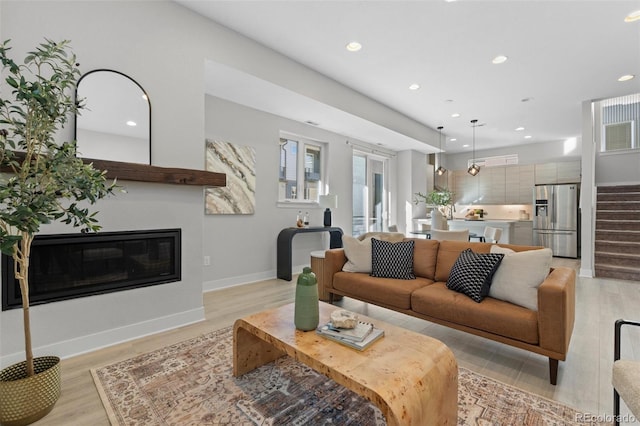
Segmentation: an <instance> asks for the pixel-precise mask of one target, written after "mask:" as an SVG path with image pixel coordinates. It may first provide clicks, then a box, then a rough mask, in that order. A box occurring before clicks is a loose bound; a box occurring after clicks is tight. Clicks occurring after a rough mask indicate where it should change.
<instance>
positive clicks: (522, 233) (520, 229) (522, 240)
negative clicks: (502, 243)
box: [511, 221, 533, 246]
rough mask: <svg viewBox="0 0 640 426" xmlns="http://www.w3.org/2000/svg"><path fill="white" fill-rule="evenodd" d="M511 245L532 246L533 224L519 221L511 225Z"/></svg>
mask: <svg viewBox="0 0 640 426" xmlns="http://www.w3.org/2000/svg"><path fill="white" fill-rule="evenodd" d="M511 243H512V244H518V245H525V246H531V245H533V222H531V221H520V222H515V223H514V224H513V238H511Z"/></svg>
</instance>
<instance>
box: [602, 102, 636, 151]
mask: <svg viewBox="0 0 640 426" xmlns="http://www.w3.org/2000/svg"><path fill="white" fill-rule="evenodd" d="M600 120H601V123H600V124H601V126H602V127H601V129H602V134H601V136H600V139H601V144H600V151H602V152H612V151H622V150H629V149H639V148H640V143H639V142H638V140H637V135H638V131H639V130H640V94H636V95H628V96H621V97H617V98H611V99H605V100H603V101H600Z"/></svg>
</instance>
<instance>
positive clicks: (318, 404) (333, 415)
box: [91, 327, 595, 426]
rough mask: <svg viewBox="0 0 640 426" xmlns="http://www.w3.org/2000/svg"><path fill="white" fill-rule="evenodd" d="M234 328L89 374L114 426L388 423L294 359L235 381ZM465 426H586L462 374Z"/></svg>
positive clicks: (543, 402) (554, 406)
mask: <svg viewBox="0 0 640 426" xmlns="http://www.w3.org/2000/svg"><path fill="white" fill-rule="evenodd" d="M232 348H233V347H232V329H231V328H230V327H228V328H225V329H222V330H218V331H215V332H212V333H209V334H206V335H202V336H199V337H196V338H194V339H191V340H187V341H185V342H181V343H177V344H175V345H172V346H168V347H165V348H162V349H159V350H156V351H153V352H150V353H147V354H143V355H139V356H136V357H134V358H131V359H128V360H125V361H122V362H118V363H115V364H111V365H108V366H106V367H102V368H98V369H94V370H91V373H92V375H93V378H94V381H95V384H96V387H97V388H98V392H99V394H100V398H101V399H102V402H103V404H104V407H105V409H106V411H107V414H108V416H109V420H110V422H111V424H113V425H131V426H135V425H145V426H149V425H176V426H177V425H180V426H182V425H193V426H195V425H247V426H249V425H330V424H331V425H375V426H377V425H384V424H386V423H385V420H384V416H383V415H382V413H381V412H380V410H379V409H378V408H377V407H375V406H374V405H373V404H371V403H369V402H368V401H367V400H366V399H364V398H362V397H360V396H359V395H357V394H355V393H353V392H352V391H350V390H348V389H346V388H344V387H342V386H340V385H338V384H337V383H335V382H334V381H333V380H330V379H328V378H326V377H325V376H323V375H321V374H319V373H316V372H315V371H314V370H312V369H310V368H308V367H306V366H305V365H303V364H300V363H299V362H297V361H295V360H293V359H292V358H289V357H283V358H280V359H278V360H276V361H275V362H272V363H269V364H267V365H265V366H263V367H260V368H258V369H256V370H254V371H252V372H250V373H247V374H245V375H243V376H242V377H239V378H235V377H233V375H232V353H233V349H232ZM458 389H459V390H458V393H459V395H458V424H459V425H516V424H517V425H536V426H537V425H549V426H554V425H573V424H575V425H578V424H580V425H585V424H595V423H588V422H586V423H585V422H584V421H578V420H579V419H580V418H583V417H580V416H578V417H577V414H578V412H577V411H576V410H574V409H572V408H570V407H567V406H565V405H563V404H560V403H558V402H555V401H552V400H548V399H545V398H541V397H539V396H536V395H533V394H531V393H528V392H525V391H522V390H519V389H517V388H514V387H512V386H508V385H505V384H503V383H500V382H497V381H495V380H492V379H490V378H487V377H484V376H481V375H479V374H476V373H473V372H471V371H469V370H466V369H464V368H460V369H459V379H458Z"/></svg>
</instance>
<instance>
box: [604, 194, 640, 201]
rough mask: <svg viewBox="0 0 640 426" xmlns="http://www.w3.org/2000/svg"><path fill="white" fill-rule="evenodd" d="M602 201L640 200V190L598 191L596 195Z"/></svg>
mask: <svg viewBox="0 0 640 426" xmlns="http://www.w3.org/2000/svg"><path fill="white" fill-rule="evenodd" d="M596 200H597V201H598V202H601V201H640V192H617V193H602V194H601V193H598V196H597V197H596Z"/></svg>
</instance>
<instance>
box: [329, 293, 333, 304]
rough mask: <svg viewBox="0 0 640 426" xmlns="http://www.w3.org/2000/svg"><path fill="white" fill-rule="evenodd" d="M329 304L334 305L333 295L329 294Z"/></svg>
mask: <svg viewBox="0 0 640 426" xmlns="http://www.w3.org/2000/svg"><path fill="white" fill-rule="evenodd" d="M329 304H330V305H333V293H329Z"/></svg>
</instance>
